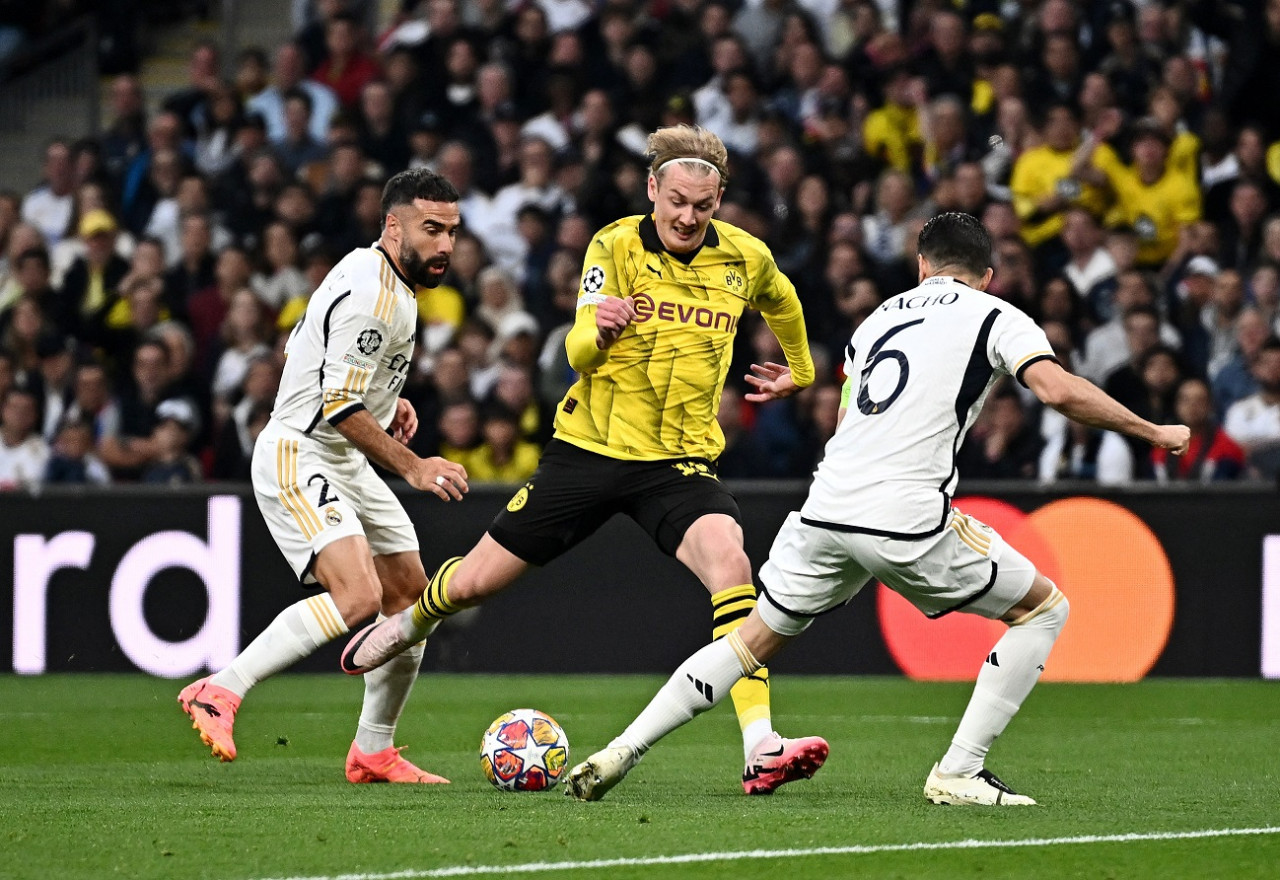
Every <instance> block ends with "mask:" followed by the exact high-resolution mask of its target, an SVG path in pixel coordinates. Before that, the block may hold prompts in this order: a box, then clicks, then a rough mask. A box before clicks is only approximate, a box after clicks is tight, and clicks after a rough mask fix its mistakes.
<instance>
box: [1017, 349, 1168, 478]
mask: <svg viewBox="0 0 1280 880" xmlns="http://www.w3.org/2000/svg"><path fill="white" fill-rule="evenodd" d="M1022 378H1023V381H1025V382H1026V383H1027V387H1028V388H1030V389H1031V391H1032V392H1033V393H1034V394H1035V396H1036V397H1038V398H1040V400H1041V401H1042V402H1043V403H1044V404H1045V405H1046V406H1051V407H1053V408H1054V409H1056V410H1057V411H1058V412H1060V413H1062V414H1063V415H1064V416H1066V417H1067V418H1069V419H1071V420H1073V421H1076V422H1080V423H1081V424H1084V425H1089V426H1090V427H1093V428H1103V429H1105V430H1108V431H1119V432H1120V433H1122V434H1128V435H1129V436H1130V437H1137V438H1138V439H1140V440H1145V441H1147V442H1148V443H1150V444H1151V445H1152V446H1158V447H1160V448H1161V449H1168V450H1169V451H1170V452H1172V453H1173V454H1174V455H1181V454H1182V453H1184V452H1186V451H1187V446H1188V444H1189V443H1190V442H1191V430H1190V429H1189V428H1188V427H1187V426H1186V425H1156V424H1153V423H1151V422H1148V421H1147V420H1146V419H1144V418H1142V417H1141V416H1139V415H1137V414H1135V413H1134V412H1133V411H1131V410H1130V409H1129V408H1128V407H1126V406H1124V404H1122V403H1120V402H1119V401H1118V400H1116V399H1115V398H1113V397H1112V396H1111V395H1109V394H1107V393H1106V392H1105V391H1103V390H1102V389H1101V388H1099V387H1098V386H1097V385H1094V384H1093V383H1092V382H1090V381H1089V380H1087V379H1082V378H1080V377H1079V376H1073V375H1071V374H1070V373H1068V372H1067V371H1066V370H1064V369H1062V367H1061V366H1060V365H1059V364H1058V363H1056V362H1055V361H1050V360H1043V361H1036V362H1035V363H1034V364H1032V365H1031V366H1029V367H1027V368H1026V370H1025V371H1023V374H1022Z"/></svg>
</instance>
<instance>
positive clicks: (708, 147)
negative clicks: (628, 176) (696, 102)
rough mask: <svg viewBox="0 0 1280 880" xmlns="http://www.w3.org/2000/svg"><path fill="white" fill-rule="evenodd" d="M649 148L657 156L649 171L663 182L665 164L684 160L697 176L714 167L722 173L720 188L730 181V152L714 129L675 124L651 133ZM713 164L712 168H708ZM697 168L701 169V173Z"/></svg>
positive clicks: (647, 149)
mask: <svg viewBox="0 0 1280 880" xmlns="http://www.w3.org/2000/svg"><path fill="white" fill-rule="evenodd" d="M645 149H646V151H647V152H648V153H649V155H651V156H653V161H652V162H651V163H650V165H649V173H650V174H652V175H653V176H654V178H655V179H656V180H658V181H659V182H660V181H661V180H662V175H663V174H664V173H665V172H664V170H663V166H664V165H666V164H668V163H669V162H678V161H680V160H682V159H687V160H693V161H687V162H682V163H681V164H683V165H684V167H685V168H687V169H689V171H691V172H692V173H693V174H694V175H695V176H706V175H707V174H710V173H711V170H712V169H713V168H714V169H715V171H716V172H718V173H719V175H720V188H721V189H723V188H724V185H725V184H726V183H728V181H729V153H728V151H727V150H725V148H724V141H722V140H720V138H719V137H717V136H716V135H715V134H714V133H713V132H710V131H708V130H707V129H705V128H702V127H700V126H696V125H671V126H668V127H666V128H660V129H658V130H657V131H655V132H654V133H653V134H651V135H649V139H648V141H646V142H645ZM707 166H711V167H707ZM695 169H701V174H699V172H698V171H697V170H695Z"/></svg>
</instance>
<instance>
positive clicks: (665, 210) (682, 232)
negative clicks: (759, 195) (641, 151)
mask: <svg viewBox="0 0 1280 880" xmlns="http://www.w3.org/2000/svg"><path fill="white" fill-rule="evenodd" d="M723 192H724V190H723V189H722V188H721V186H720V175H718V174H707V175H706V176H703V177H699V176H697V175H696V173H694V172H691V171H690V170H689V169H688V168H686V167H685V166H684V165H683V164H681V163H675V164H672V165H669V166H668V167H667V168H666V169H664V170H663V172H662V180H661V181H659V180H658V179H657V178H655V177H653V176H652V175H651V176H650V177H649V198H650V199H652V200H653V221H654V224H655V225H656V226H657V227H658V238H660V239H662V244H663V245H664V246H665V247H666V249H667V250H669V251H671V252H672V253H676V254H682V253H688V252H689V251H693V250H697V249H698V248H700V247H701V246H702V240H703V239H704V238H705V237H706V235H707V224H708V223H710V222H711V216H712V215H713V214H715V212H716V211H717V210H718V209H719V207H720V196H721V194H723Z"/></svg>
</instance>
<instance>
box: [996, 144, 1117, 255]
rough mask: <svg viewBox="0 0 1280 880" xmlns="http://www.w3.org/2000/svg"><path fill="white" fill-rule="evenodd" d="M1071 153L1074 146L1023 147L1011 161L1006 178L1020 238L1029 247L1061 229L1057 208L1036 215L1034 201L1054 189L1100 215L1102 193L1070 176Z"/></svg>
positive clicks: (1060, 219)
mask: <svg viewBox="0 0 1280 880" xmlns="http://www.w3.org/2000/svg"><path fill="white" fill-rule="evenodd" d="M1074 156H1075V150H1062V151H1059V150H1055V149H1053V148H1051V147H1049V146H1047V145H1042V146H1039V147H1033V148H1031V149H1030V150H1027V151H1026V152H1025V153H1023V154H1022V155H1021V156H1019V157H1018V161H1017V162H1015V163H1014V165H1013V176H1012V177H1011V178H1010V179H1009V188H1010V189H1011V190H1012V191H1013V209H1014V210H1015V211H1016V212H1017V213H1018V219H1020V220H1021V221H1022V238H1023V240H1024V241H1025V242H1026V243H1027V244H1028V245H1030V246H1031V247H1035V246H1036V245H1039V244H1043V243H1044V242H1046V241H1049V240H1050V239H1051V238H1055V237H1057V236H1058V235H1060V234H1061V233H1062V212H1061V211H1058V212H1056V213H1053V214H1047V215H1045V216H1043V217H1038V216H1037V208H1036V205H1037V204H1039V203H1040V202H1042V201H1044V200H1045V199H1047V198H1048V197H1049V196H1051V195H1054V194H1055V193H1058V194H1061V195H1064V196H1066V197H1067V199H1068V200H1069V201H1070V202H1071V203H1072V204H1073V205H1079V206H1080V207H1081V208H1084V209H1085V210H1086V211H1088V212H1089V213H1090V214H1093V215H1094V216H1095V217H1097V218H1098V219H1102V211H1103V208H1105V207H1106V197H1105V196H1104V194H1103V193H1102V192H1101V191H1099V190H1098V188H1097V187H1095V186H1090V185H1089V184H1087V183H1080V182H1078V181H1076V180H1075V179H1074V178H1072V177H1071V165H1072V160H1073V158H1074Z"/></svg>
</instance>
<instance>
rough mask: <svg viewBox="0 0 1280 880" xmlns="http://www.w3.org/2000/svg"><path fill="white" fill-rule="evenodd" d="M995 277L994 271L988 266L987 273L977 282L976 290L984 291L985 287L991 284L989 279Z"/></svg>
mask: <svg viewBox="0 0 1280 880" xmlns="http://www.w3.org/2000/svg"><path fill="white" fill-rule="evenodd" d="M995 276H996V270H995V269H993V268H991V267H990V266H988V267H987V271H986V272H983V273H982V280H981V281H979V282H978V289H979V290H986V289H987V285H989V284H990V283H991V279H992V278H994V277H995Z"/></svg>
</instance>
